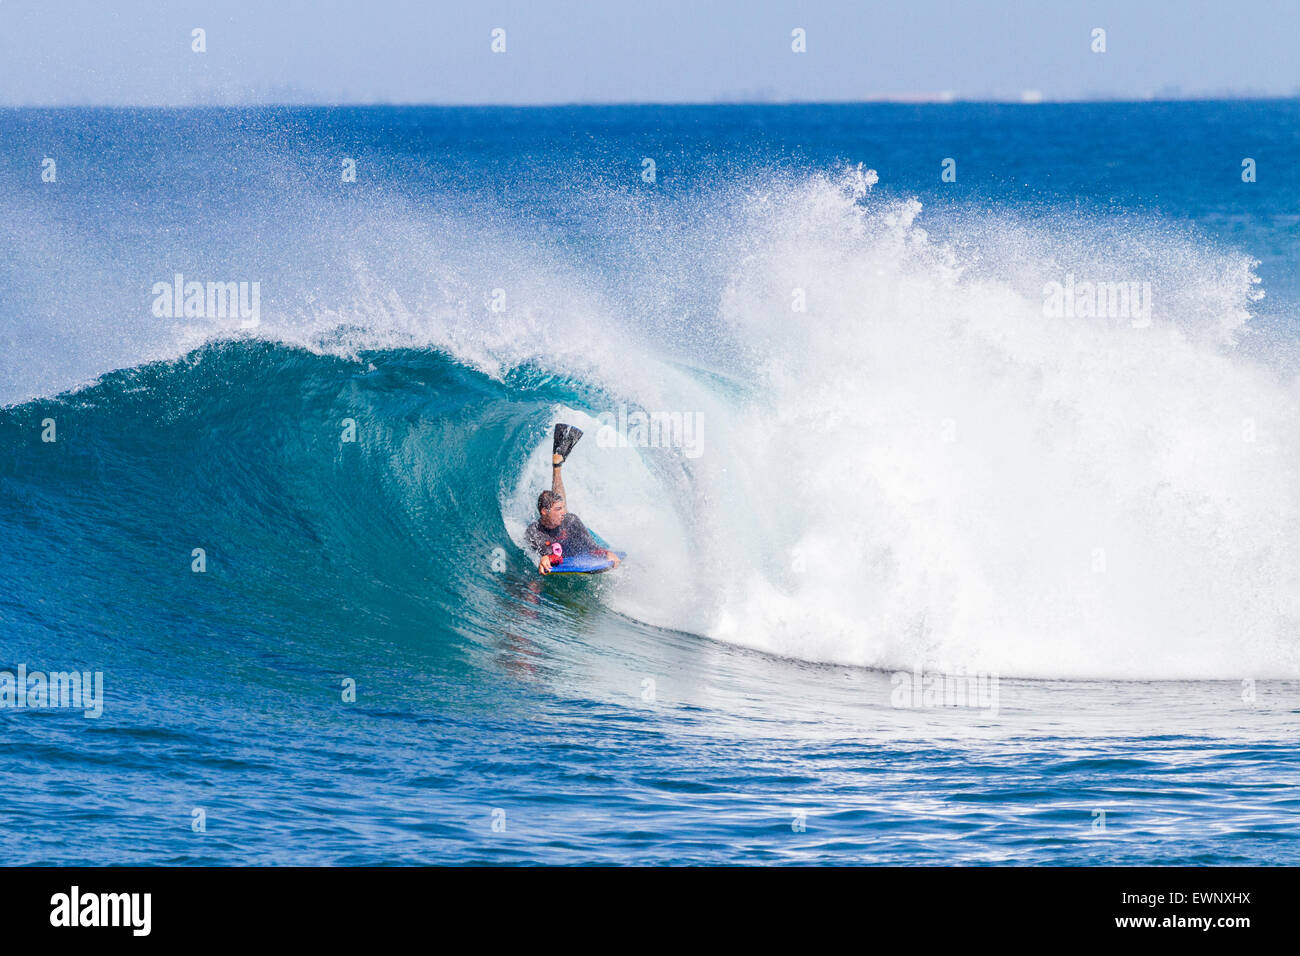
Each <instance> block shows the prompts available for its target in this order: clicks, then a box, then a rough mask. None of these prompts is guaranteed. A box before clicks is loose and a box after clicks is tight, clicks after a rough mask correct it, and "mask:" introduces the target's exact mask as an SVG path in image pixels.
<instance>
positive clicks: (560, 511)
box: [537, 491, 569, 528]
mask: <svg viewBox="0 0 1300 956" xmlns="http://www.w3.org/2000/svg"><path fill="white" fill-rule="evenodd" d="M537 511H538V513H539V514H540V515H541V516H542V518H541V522H542V527H543V528H558V527H559V526H560V522H561V521H563V520H564V516H565V515H566V514H568V513H569V510H568V508H566V507H565V505H564V495H557V494H556V493H555V492H553V491H543V492H542V493H541V494H540V495H538V496H537Z"/></svg>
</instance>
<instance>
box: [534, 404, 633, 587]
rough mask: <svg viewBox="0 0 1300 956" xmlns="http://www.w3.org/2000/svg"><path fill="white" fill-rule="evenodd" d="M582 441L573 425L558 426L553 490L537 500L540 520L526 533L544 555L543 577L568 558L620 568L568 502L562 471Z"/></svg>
mask: <svg viewBox="0 0 1300 956" xmlns="http://www.w3.org/2000/svg"><path fill="white" fill-rule="evenodd" d="M581 437H582V432H581V431H580V430H579V429H577V428H574V427H573V426H572V425H556V426H555V447H554V454H552V455H551V490H550V491H543V492H542V493H541V494H540V495H538V496H537V512H538V518H537V520H536V521H534V522H533V523H532V524H530V525H529V526H528V530H527V531H525V532H524V539H525V540H526V541H527V542H528V546H529V547H531V548H532V549H533V550H534V551H536V552H537V553H538V555H540V560H539V561H538V564H537V570H538V571H540V572H541V573H542V574H550V573H551V565H552V564H553V563H554V564H560V563H562V562H563V560H564V557H565V556H568V555H579V554H594V555H598V556H599V557H603V558H608V559H609V560H610V561H611V562H613V565H614V567H618V565H619V560H618V555H617V554H615V553H614V552H613V551H610V550H607V549H606V548H602V547H601V546H600V545H599V544H598V543H597V541H596V539H595V538H594V537H592V535H591V532H590V531H588V530H587V526H586V525H584V524H583V523H582V519H581V518H579V517H578V516H577V515H575V514H570V513H569V509H568V506H567V503H566V502H565V498H564V479H563V478H562V477H561V475H560V468H561V467H562V466H563V465H564V459H565V458H567V457H568V454H569V452H571V451H572V450H573V446H574V445H576V444H577V443H578V439H579V438H581ZM557 545H558V546H559V548H558V550H557V549H556V546H557ZM557 558H558V560H557Z"/></svg>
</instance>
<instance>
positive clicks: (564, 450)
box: [551, 425, 582, 461]
mask: <svg viewBox="0 0 1300 956" xmlns="http://www.w3.org/2000/svg"><path fill="white" fill-rule="evenodd" d="M581 437H582V429H581V428H574V427H573V426H572V425H556V426H555V443H554V444H553V445H552V446H551V451H552V452H553V453H554V454H556V455H559V456H560V461H564V459H566V458H568V457H569V452H571V451H573V446H574V445H576V444H578V439H579V438H581Z"/></svg>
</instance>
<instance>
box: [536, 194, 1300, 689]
mask: <svg viewBox="0 0 1300 956" xmlns="http://www.w3.org/2000/svg"><path fill="white" fill-rule="evenodd" d="M863 185H865V184H864V183H862V182H861V181H859V182H854V181H852V180H850V181H847V182H846V181H832V180H829V179H813V180H811V181H806V182H804V183H802V184H799V185H798V187H797V188H793V189H790V190H787V191H784V192H780V193H774V194H771V195H769V196H767V197H765V198H764V199H763V200H762V201H752V202H750V203H749V204H748V205H747V206H745V207H743V208H741V209H738V210H736V212H737V215H738V217H739V219H738V222H739V223H740V224H741V225H742V226H743V228H739V229H738V230H737V234H738V235H741V236H743V239H744V244H745V247H746V248H745V250H744V254H743V255H738V256H737V257H736V259H735V263H736V264H735V268H734V269H733V270H732V272H731V275H730V279H729V282H728V283H727V285H726V287H725V289H723V290H722V291H721V294H720V296H719V298H718V304H717V309H718V315H719V318H720V319H721V320H722V322H724V323H725V324H726V326H727V327H729V328H730V329H731V331H732V334H733V335H734V336H735V337H736V338H737V339H739V340H740V341H741V342H742V343H743V345H744V346H745V347H746V348H747V349H748V350H749V352H748V354H749V356H750V362H751V365H750V368H751V370H752V372H753V375H754V380H753V384H754V385H755V386H756V388H754V389H753V391H752V393H751V394H749V395H748V396H747V397H746V398H744V399H740V400H734V399H729V398H725V397H722V396H720V395H716V394H715V395H707V394H702V392H701V389H699V388H698V387H697V386H695V385H693V384H692V383H689V382H684V381H678V382H676V383H675V384H674V385H673V386H668V385H665V386H664V387H663V388H661V389H659V390H657V392H658V394H657V395H656V396H655V399H657V400H661V397H662V396H663V395H664V393H667V394H668V395H669V396H677V397H678V402H677V404H672V403H671V402H672V399H671V398H669V399H668V401H669V404H664V405H654V404H652V403H651V402H649V401H647V402H644V403H643V404H644V407H647V408H652V409H662V410H682V411H690V410H696V411H702V412H703V414H704V416H705V420H706V422H707V428H706V435H705V444H704V454H703V455H702V456H701V457H700V458H698V459H697V460H695V461H689V460H687V459H686V458H684V457H683V456H682V455H680V454H679V453H678V454H676V455H674V453H672V452H663V451H655V450H647V451H644V452H642V453H641V455H640V456H632V457H633V460H631V461H630V462H628V463H627V464H625V465H624V466H623V468H622V470H618V471H615V470H616V469H617V468H618V465H617V463H616V459H617V458H618V457H619V456H618V455H617V454H611V453H610V451H611V450H602V452H601V454H600V455H593V456H592V457H591V458H590V459H589V460H585V459H581V458H579V459H578V461H581V462H582V464H581V468H582V472H579V471H578V467H579V466H578V462H577V461H575V464H574V466H573V468H572V469H571V470H572V471H573V472H574V473H575V474H585V473H586V471H587V469H590V470H591V471H592V472H596V473H603V477H602V478H601V479H598V480H597V479H593V480H592V482H593V483H592V484H591V485H590V486H587V485H585V484H579V483H578V482H577V481H574V480H572V479H571V480H570V484H571V486H577V488H578V490H577V492H576V493H575V491H574V488H573V487H571V488H570V497H571V499H573V500H574V501H575V502H581V504H580V505H579V504H577V503H575V505H574V507H575V510H580V511H581V513H583V514H584V515H585V516H586V517H587V520H588V522H589V523H590V524H593V525H594V526H596V527H598V528H599V529H600V530H602V532H604V533H605V534H606V535H607V536H617V537H618V540H619V541H620V543H621V544H622V545H623V546H626V547H628V548H629V549H630V550H632V552H633V555H634V560H633V561H630V562H629V564H628V567H627V569H626V572H625V573H624V574H623V575H622V577H621V579H620V581H619V587H618V589H617V590H616V591H615V593H614V594H613V596H612V597H611V598H610V599H611V600H612V601H613V602H614V604H615V606H616V607H618V608H619V609H620V610H623V611H625V612H627V613H629V614H632V615H634V616H637V617H641V618H643V619H646V620H648V621H651V622H654V623H657V624H662V625H666V626H671V627H676V628H681V629H686V630H695V631H698V632H701V633H706V634H708V635H710V636H713V637H715V638H718V639H720V640H723V641H727V642H731V643H736V644H742V645H746V646H751V647H755V648H759V649H761V650H764V651H768V652H771V653H775V654H779V655H783V656H790V657H797V658H802V659H806V660H812V661H826V662H838V663H848V664H858V665H865V666H871V667H882V668H911V667H916V666H920V667H926V668H934V669H941V670H947V671H966V672H974V671H985V672H988V671H992V672H995V673H1000V674H1002V675H1004V676H1010V675H1015V676H1034V677H1083V678H1091V677H1096V678H1158V679H1171V678H1205V679H1242V678H1264V677H1278V676H1288V677H1295V676H1296V675H1297V674H1300V653H1298V650H1297V649H1298V647H1300V643H1298V642H1300V637H1298V631H1300V446H1297V443H1296V442H1295V440H1294V439H1295V436H1296V435H1300V402H1298V401H1297V398H1298V397H1300V392H1298V391H1297V387H1296V383H1295V381H1294V379H1293V378H1291V377H1289V376H1287V375H1283V374H1282V373H1279V372H1276V371H1274V370H1271V369H1268V368H1265V367H1262V366H1260V365H1258V364H1256V363H1255V362H1253V361H1251V360H1249V359H1247V358H1245V357H1244V356H1242V355H1239V354H1237V351H1236V349H1235V348H1234V345H1233V340H1234V338H1235V337H1236V336H1237V334H1238V333H1239V331H1240V329H1241V327H1242V325H1243V322H1244V321H1245V320H1246V319H1247V318H1248V307H1249V304H1250V302H1251V300H1252V298H1253V297H1254V292H1253V276H1252V275H1251V274H1250V270H1249V264H1248V262H1245V261H1243V260H1241V259H1240V258H1234V257H1232V256H1229V255H1226V254H1223V253H1216V252H1215V251H1213V250H1210V249H1204V248H1197V247H1194V246H1192V245H1189V244H1188V243H1187V242H1186V240H1177V239H1171V238H1170V237H1167V236H1161V235H1158V234H1157V235H1146V236H1142V237H1139V238H1140V239H1141V240H1142V243H1143V248H1144V251H1145V256H1144V257H1143V258H1141V259H1135V258H1133V256H1132V249H1126V248H1123V246H1122V244H1120V245H1119V246H1117V245H1116V244H1115V243H1114V242H1113V241H1112V242H1108V243H1101V242H1098V243H1096V244H1093V245H1089V243H1088V242H1087V237H1086V236H1085V235H1082V234H1080V233H1079V232H1078V231H1076V232H1074V233H1071V234H1070V240H1069V241H1068V242H1054V241H1053V240H1052V239H1051V236H1050V234H1048V232H1047V231H1046V230H1043V229H1032V228H1029V227H1027V226H1025V225H1023V224H1020V223H1016V222H1014V221H1005V222H1002V223H996V222H988V221H985V222H983V223H981V224H980V227H979V232H980V238H981V240H982V242H983V245H982V246H981V247H980V249H979V251H980V252H981V253H983V256H982V258H981V259H979V260H973V263H972V264H968V260H965V259H963V254H964V253H959V252H954V251H953V250H952V249H947V248H944V247H942V246H941V245H939V244H937V243H934V242H931V241H930V240H929V238H928V237H927V236H926V234H925V232H924V231H922V230H921V229H920V228H919V227H918V225H917V220H916V217H917V214H918V212H919V206H917V205H916V204H907V203H904V204H892V205H891V204H886V203H876V202H872V201H871V200H870V198H869V197H867V198H864V196H863V192H864V190H863V189H862V186H863ZM1056 225H1058V226H1059V225H1060V224H1059V223H1058V224H1056ZM1065 225H1067V226H1068V225H1070V224H1068V223H1067V224H1065ZM1075 225H1076V227H1078V226H1081V225H1085V224H1075ZM733 251H734V250H733ZM993 253H996V254H997V255H998V256H1000V257H1003V258H1001V259H1000V260H998V261H997V262H996V264H995V265H994V266H989V265H987V264H985V263H986V262H987V260H988V259H989V257H990V256H991V254H993ZM1016 256H1018V257H1019V258H1014V257H1016ZM1066 269H1072V270H1073V271H1074V272H1076V273H1077V274H1080V275H1090V276H1094V277H1101V278H1106V279H1110V278H1113V279H1114V280H1120V279H1130V278H1133V279H1143V280H1146V281H1150V282H1151V283H1152V285H1153V287H1154V293H1153V294H1154V309H1153V314H1152V322H1151V325H1150V326H1149V327H1146V328H1135V327H1134V326H1133V325H1132V324H1131V323H1130V322H1129V321H1127V320H1113V319H1105V318H1057V319H1051V318H1045V317H1044V309H1043V297H1042V288H1043V284H1044V283H1045V282H1047V281H1050V280H1051V279H1059V278H1060V277H1061V275H1062V273H1063V272H1064V271H1065V270H1066ZM796 287H798V288H803V289H805V290H806V292H807V296H808V303H809V306H808V311H807V312H806V313H794V312H792V310H791V290H792V289H794V288H796ZM651 358H652V357H651ZM666 374H668V375H670V376H671V375H673V374H675V373H673V372H671V371H669V372H667V373H666ZM557 414H558V415H568V416H570V417H572V415H573V413H572V412H571V411H567V410H566V411H559V412H557ZM587 427H591V424H590V423H588V424H587ZM541 451H543V450H541V449H539V452H541ZM582 451H583V452H586V451H588V449H586V448H583V449H582ZM592 451H595V450H594V449H592ZM622 455H623V457H624V458H626V457H627V455H628V453H627V452H623V453H622ZM665 458H668V459H671V460H673V462H674V463H675V465H676V467H677V468H679V469H685V470H686V472H687V477H684V478H681V479H673V478H671V477H666V478H665V477H663V476H661V484H660V487H661V488H664V489H666V490H667V491H668V492H669V495H670V497H669V498H667V499H665V498H664V497H663V496H662V495H661V496H659V497H658V498H656V496H655V493H654V488H653V487H651V486H650V483H649V482H648V481H647V479H646V470H645V468H646V466H645V465H644V464H643V463H642V460H641V459H646V460H649V461H650V462H651V463H652V464H653V467H654V468H657V469H659V470H660V471H661V472H662V473H663V475H664V476H670V475H672V474H673V468H671V467H669V466H667V465H665V464H664V459H665ZM544 471H545V456H544V455H543V454H539V457H538V460H537V462H535V463H534V467H533V468H532V469H530V472H529V475H528V477H527V479H526V480H525V482H524V484H525V485H526V486H528V488H529V489H530V490H533V491H535V488H536V487H540V486H541V482H542V480H543V477H544ZM611 471H615V474H616V479H615V480H611V479H610V477H609V474H610V472H611ZM579 480H580V481H585V480H586V479H585V478H583V479H579ZM597 481H598V482H599V483H597ZM602 485H603V486H604V487H603V488H602V487H601V486H602ZM526 498H527V496H526V495H525V496H522V497H521V499H519V500H516V501H515V502H512V507H515V508H519V507H526V505H521V504H520V501H521V500H524V499H526ZM629 514H630V515H631V516H630V517H629ZM646 515H655V516H659V518H660V519H661V521H660V522H654V521H651V522H649V525H650V527H647V522H646V521H645V516H646ZM683 528H693V529H694V530H693V531H691V532H690V533H689V537H690V539H691V547H692V551H693V556H692V558H691V559H690V564H689V566H688V568H686V569H682V568H680V567H678V568H674V567H672V562H673V561H675V560H677V558H676V553H677V552H676V551H675V550H674V548H673V545H674V543H675V542H676V536H677V535H679V534H685V533H687V532H685V531H683V530H681V529H683ZM655 532H657V534H658V537H656V534H655ZM664 555H672V559H671V560H669V561H665V560H660V558H661V557H662V556H664Z"/></svg>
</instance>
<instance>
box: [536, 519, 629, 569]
mask: <svg viewBox="0 0 1300 956" xmlns="http://www.w3.org/2000/svg"><path fill="white" fill-rule="evenodd" d="M587 530H588V531H591V529H590V528H588V529H587ZM591 536H592V537H593V538H595V539H596V543H597V544H598V545H600V546H601V547H602V548H604V549H605V550H606V551H613V550H614V549H613V548H611V547H610V546H609V542H608V541H606V540H605V539H604V538H602V537H601V536H600V535H598V534H596V532H594V531H591ZM614 553H615V554H617V555H618V559H619V560H620V561H622V560H623V559H624V558H626V557H627V552H626V551H614ZM613 567H614V562H613V561H611V560H609V558H606V557H602V556H601V555H598V554H575V555H573V556H572V557H570V556H569V555H567V554H566V555H565V556H564V560H563V561H562V562H561V563H560V564H559V565H557V566H556V567H553V568H551V573H552V574H600V573H601V572H602V571H608V570H610V569H611V568H613Z"/></svg>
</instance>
